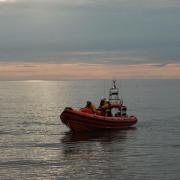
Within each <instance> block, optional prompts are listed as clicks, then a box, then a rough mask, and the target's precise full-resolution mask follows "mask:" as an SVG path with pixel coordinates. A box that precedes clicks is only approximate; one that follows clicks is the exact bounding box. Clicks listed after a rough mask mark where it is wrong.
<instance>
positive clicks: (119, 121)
mask: <svg viewBox="0 0 180 180" xmlns="http://www.w3.org/2000/svg"><path fill="white" fill-rule="evenodd" d="M60 118H61V120H62V122H63V123H64V124H65V125H66V126H68V127H69V128H70V129H71V130H72V131H73V132H80V131H93V130H103V129H125V128H129V127H131V126H133V125H135V124H136V123H137V118H136V117H135V116H129V117H128V116H120V117H106V116H100V115H97V114H90V113H86V112H82V111H80V110H76V109H72V108H69V107H67V108H65V110H64V111H63V112H62V114H61V115H60Z"/></svg>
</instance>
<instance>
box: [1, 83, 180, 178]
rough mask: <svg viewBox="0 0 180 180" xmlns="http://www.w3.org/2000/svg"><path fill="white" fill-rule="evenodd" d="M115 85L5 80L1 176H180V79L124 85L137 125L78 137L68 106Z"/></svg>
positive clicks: (101, 94) (124, 93) (2, 101)
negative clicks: (69, 123)
mask: <svg viewBox="0 0 180 180" xmlns="http://www.w3.org/2000/svg"><path fill="white" fill-rule="evenodd" d="M110 86H111V82H109V81H74V82H70V81H66V82H63V81H62V82H61V81H59V82H46V81H26V82H25V81H24V82H0V179H33V180H34V179H43V180H44V179H93V180H94V179H103V180H104V179H107V180H109V179H118V180H119V179H123V180H124V179H128V180H129V179H137V180H141V179H142V180H144V179H153V180H154V179H157V180H160V179H162V180H166V179H167V180H169V179H171V180H179V179H180V80H147V81H145V80H136V81H130V80H126V81H125V80H123V81H120V82H119V86H120V88H121V92H122V96H123V97H124V102H125V104H126V105H127V106H128V109H129V114H135V115H136V116H137V117H138V118H139V122H138V124H137V127H136V128H134V129H129V130H123V131H115V132H107V131H106V132H101V133H94V132H92V133H90V134H80V135H78V136H75V135H72V134H71V133H69V130H68V128H66V127H65V126H64V125H63V124H62V123H61V122H60V120H59V114H60V113H61V112H62V111H63V109H64V107H65V106H82V105H84V103H85V101H86V100H91V101H93V102H95V103H98V102H99V98H100V97H102V96H106V95H107V92H108V89H109V87H110ZM106 90H107V91H106Z"/></svg>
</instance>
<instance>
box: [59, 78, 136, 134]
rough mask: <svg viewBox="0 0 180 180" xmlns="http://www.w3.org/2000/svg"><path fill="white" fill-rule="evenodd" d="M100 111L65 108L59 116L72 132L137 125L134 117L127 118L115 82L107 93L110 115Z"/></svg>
mask: <svg viewBox="0 0 180 180" xmlns="http://www.w3.org/2000/svg"><path fill="white" fill-rule="evenodd" d="M101 110H102V109H100V111H96V112H93V111H91V110H90V109H88V108H82V109H73V108H71V107H66V108H65V109H64V111H63V112H62V114H61V115H60V119H61V121H62V122H63V123H64V124H65V125H66V126H68V127H69V128H70V129H71V130H72V131H73V132H80V131H93V130H104V129H125V128H129V127H132V126H134V125H135V124H136V123H137V118H136V117H135V116H127V113H126V110H127V108H126V106H124V105H123V101H122V99H120V98H119V90H118V89H117V87H116V81H113V87H112V88H110V91H109V105H108V110H109V112H110V114H106V113H104V112H102V111H101ZM101 112H102V113H101Z"/></svg>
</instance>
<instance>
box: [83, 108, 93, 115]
mask: <svg viewBox="0 0 180 180" xmlns="http://www.w3.org/2000/svg"><path fill="white" fill-rule="evenodd" d="M81 112H84V113H88V114H93V111H92V110H91V109H90V108H82V109H81Z"/></svg>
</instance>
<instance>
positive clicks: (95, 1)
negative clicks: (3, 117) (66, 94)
mask: <svg viewBox="0 0 180 180" xmlns="http://www.w3.org/2000/svg"><path fill="white" fill-rule="evenodd" d="M179 19H180V1H179V0H111V1H109V0H76V1H74V0H0V80H31V79H33V80H64V79H112V78H117V79H121V78H122V79H139V78H140V79H159V78H160V79H180V33H179V32H180V20H179Z"/></svg>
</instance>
